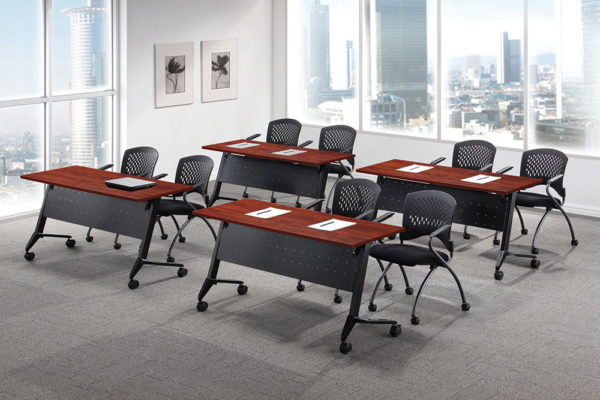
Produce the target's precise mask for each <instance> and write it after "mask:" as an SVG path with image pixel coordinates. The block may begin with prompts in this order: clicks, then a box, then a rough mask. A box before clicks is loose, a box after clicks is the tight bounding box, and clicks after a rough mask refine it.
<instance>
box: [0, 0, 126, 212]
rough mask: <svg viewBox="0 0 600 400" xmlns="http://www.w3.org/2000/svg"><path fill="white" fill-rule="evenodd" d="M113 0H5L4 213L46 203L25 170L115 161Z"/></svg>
mask: <svg viewBox="0 0 600 400" xmlns="http://www.w3.org/2000/svg"><path fill="white" fill-rule="evenodd" d="M112 3H113V0H45V1H44V0H20V1H3V2H0V44H1V47H2V49H3V52H4V53H5V56H4V57H3V58H2V59H0V201H2V208H1V209H0V217H5V216H8V215H14V214H18V213H23V212H27V211H32V210H36V209H37V208H38V207H39V204H40V202H41V199H42V187H41V185H36V184H32V183H29V182H28V181H24V180H22V179H20V176H21V175H22V174H24V173H30V172H36V171H41V170H44V169H48V168H59V167H64V166H67V165H72V164H78V165H84V166H88V167H98V166H100V165H103V164H107V163H110V162H111V161H112V158H113V156H112V155H113V137H114V132H113V125H114V124H113V107H114V104H115V100H116V91H115V90H114V83H113V82H114V80H113V76H112V71H113V65H114V63H113V59H114V57H113V46H112V43H113V19H114V15H113V4H112ZM49 27H50V29H49ZM47 43H48V44H49V45H48V46H47V45H46V44H47Z"/></svg>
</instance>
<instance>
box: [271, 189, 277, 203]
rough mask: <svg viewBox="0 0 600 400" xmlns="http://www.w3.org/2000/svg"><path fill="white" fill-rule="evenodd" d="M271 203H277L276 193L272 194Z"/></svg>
mask: <svg viewBox="0 0 600 400" xmlns="http://www.w3.org/2000/svg"><path fill="white" fill-rule="evenodd" d="M271 203H277V199H276V198H275V191H274V190H273V191H272V192H271Z"/></svg>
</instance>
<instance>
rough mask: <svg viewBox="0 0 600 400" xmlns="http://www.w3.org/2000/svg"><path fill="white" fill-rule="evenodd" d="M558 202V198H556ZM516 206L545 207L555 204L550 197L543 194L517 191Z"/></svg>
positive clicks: (551, 206)
mask: <svg viewBox="0 0 600 400" xmlns="http://www.w3.org/2000/svg"><path fill="white" fill-rule="evenodd" d="M556 201H558V203H559V204H560V200H559V199H556ZM516 204H517V206H521V207H546V208H554V207H556V205H555V204H554V202H553V201H552V199H551V198H550V197H548V196H547V195H545V194H539V193H529V192H519V193H517V201H516Z"/></svg>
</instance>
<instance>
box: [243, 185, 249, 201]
mask: <svg viewBox="0 0 600 400" xmlns="http://www.w3.org/2000/svg"><path fill="white" fill-rule="evenodd" d="M242 197H243V198H245V199H247V198H248V186H244V192H243V193H242Z"/></svg>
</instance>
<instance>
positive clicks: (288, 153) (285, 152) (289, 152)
mask: <svg viewBox="0 0 600 400" xmlns="http://www.w3.org/2000/svg"><path fill="white" fill-rule="evenodd" d="M302 153H306V150H297V149H287V150H281V151H275V152H273V154H278V155H280V156H293V155H296V154H302Z"/></svg>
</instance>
